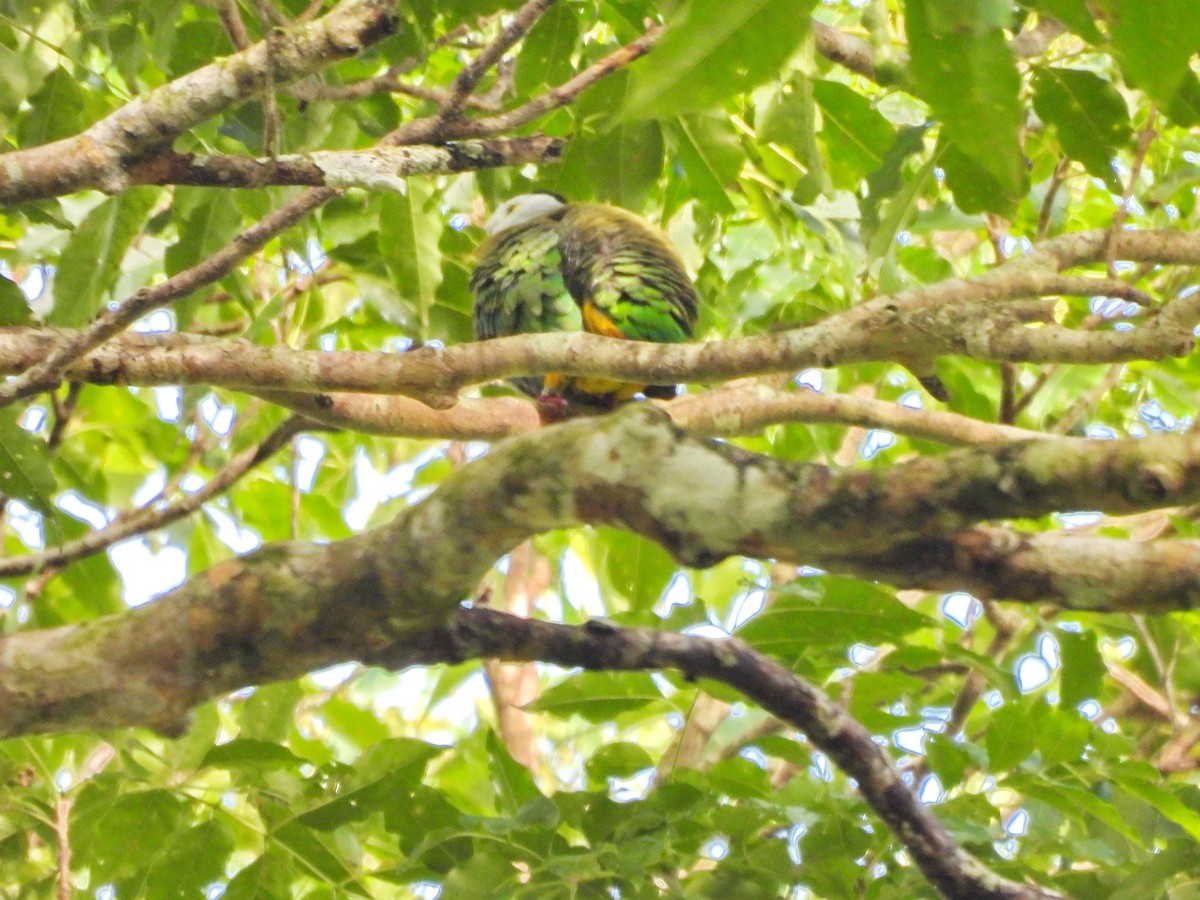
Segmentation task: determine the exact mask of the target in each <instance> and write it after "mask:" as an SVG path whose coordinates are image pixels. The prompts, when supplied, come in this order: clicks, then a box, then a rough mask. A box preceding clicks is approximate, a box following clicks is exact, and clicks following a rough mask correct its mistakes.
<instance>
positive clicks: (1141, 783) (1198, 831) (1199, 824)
mask: <svg viewBox="0 0 1200 900" xmlns="http://www.w3.org/2000/svg"><path fill="white" fill-rule="evenodd" d="M1114 780H1115V781H1116V783H1117V784H1118V785H1120V787H1121V789H1122V790H1123V791H1126V792H1127V793H1130V794H1132V795H1133V796H1135V797H1137V798H1138V799H1139V800H1143V801H1145V802H1146V803H1149V804H1150V805H1151V806H1153V807H1154V809H1155V810H1156V811H1157V812H1158V813H1159V814H1161V815H1162V816H1163V817H1164V818H1166V819H1169V820H1170V821H1172V822H1174V823H1175V824H1176V825H1178V826H1179V827H1180V828H1182V829H1183V830H1184V831H1186V832H1187V833H1188V835H1190V836H1191V838H1192V840H1194V841H1200V813H1197V812H1196V811H1195V810H1194V809H1192V808H1191V807H1189V806H1187V805H1185V804H1184V803H1183V801H1182V800H1180V799H1179V798H1178V797H1176V796H1175V795H1174V794H1172V793H1171V792H1170V791H1166V790H1163V789H1162V788H1160V787H1159V786H1158V785H1156V784H1151V783H1150V782H1148V781H1145V780H1143V779H1140V778H1128V777H1123V776H1117V777H1116V778H1115V779H1114Z"/></svg>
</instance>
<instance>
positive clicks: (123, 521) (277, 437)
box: [0, 416, 312, 577]
mask: <svg viewBox="0 0 1200 900" xmlns="http://www.w3.org/2000/svg"><path fill="white" fill-rule="evenodd" d="M311 427H312V423H311V422H306V421H305V420H304V419H302V418H300V417H298V416H293V417H292V418H290V419H288V420H287V421H286V422H284V423H283V424H282V425H280V426H279V427H278V428H276V429H275V430H274V431H273V432H271V434H269V435H268V436H267V437H266V438H265V439H263V441H262V442H261V443H260V444H258V445H256V446H254V447H249V448H247V449H246V450H243V451H242V452H241V453H239V454H238V455H237V456H235V457H234V458H233V459H231V460H230V461H229V462H228V463H227V464H226V465H225V467H224V468H222V469H221V470H220V471H219V472H217V473H216V474H215V475H213V477H212V478H210V479H209V480H208V482H207V483H206V484H205V485H204V487H202V488H200V489H199V490H198V491H196V492H194V493H190V494H183V495H182V496H180V497H179V498H178V499H177V500H175V501H172V502H167V503H165V504H164V505H161V506H159V505H157V502H156V501H157V500H158V499H159V498H156V500H154V501H151V502H150V503H147V504H146V505H145V506H143V507H141V508H140V509H137V510H132V511H129V512H127V513H126V514H124V515H121V516H118V517H117V518H116V519H114V520H113V521H112V522H110V523H109V524H108V525H106V526H104V527H103V528H100V529H98V530H96V531H93V532H91V533H89V534H86V535H84V536H83V537H81V538H77V539H76V540H73V541H68V542H67V543H65V544H62V545H60V546H58V547H51V548H48V549H46V550H43V551H41V552H39V553H31V554H29V555H28V556H9V557H4V558H2V559H0V577H9V576H14V575H27V574H31V573H36V572H42V571H46V572H52V571H55V570H57V569H60V568H61V567H63V566H65V565H67V564H68V563H71V562H74V561H75V560H77V559H82V558H84V557H85V556H90V555H91V554H93V553H98V552H99V551H101V550H105V549H107V548H109V547H111V546H112V545H113V544H116V543H118V542H119V541H123V540H125V539H127V538H130V537H133V536H134V535H137V534H144V533H146V532H147V531H153V530H154V529H156V528H162V527H163V526H165V525H169V524H170V523H172V522H177V521H179V520H180V519H182V518H184V517H185V516H188V515H190V514H191V513H193V512H195V511H196V510H197V509H199V508H200V507H201V506H202V505H203V504H205V503H207V502H208V501H209V500H211V499H213V498H214V497H217V496H219V495H220V494H222V493H224V492H225V491H227V490H228V489H229V488H230V487H231V486H232V485H233V484H235V483H236V482H237V481H238V479H240V478H242V477H243V476H244V475H245V474H246V473H247V472H249V471H251V470H252V469H253V468H254V467H255V466H257V465H258V464H259V463H261V462H263V461H265V460H267V459H269V458H270V457H271V456H273V455H274V454H275V452H276V451H277V450H279V449H280V448H281V447H283V446H284V445H286V444H287V443H288V441H289V440H291V438H292V436H293V435H295V434H298V433H299V432H301V431H303V430H305V429H306V428H311ZM180 474H181V473H180ZM171 486H172V485H170V484H169V485H168V486H167V488H165V489H164V492H163V493H161V494H160V498H161V497H163V496H166V492H167V490H168V489H169V488H170V487H171Z"/></svg>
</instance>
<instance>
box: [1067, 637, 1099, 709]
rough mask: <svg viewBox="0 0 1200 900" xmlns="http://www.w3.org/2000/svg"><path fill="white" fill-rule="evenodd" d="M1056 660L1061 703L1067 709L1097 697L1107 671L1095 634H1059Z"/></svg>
mask: <svg viewBox="0 0 1200 900" xmlns="http://www.w3.org/2000/svg"><path fill="white" fill-rule="evenodd" d="M1054 637H1055V639H1056V640H1057V641H1058V647H1059V656H1060V658H1061V660H1062V674H1061V675H1060V676H1059V695H1060V701H1059V702H1060V703H1061V704H1062V705H1063V706H1064V707H1067V708H1071V707H1075V706H1078V705H1079V704H1080V703H1082V702H1083V701H1084V700H1091V699H1094V698H1096V697H1098V696H1100V686H1101V684H1102V683H1103V681H1104V675H1105V672H1106V671H1107V670H1106V669H1105V666H1104V660H1103V659H1102V658H1101V656H1100V651H1099V650H1098V649H1097V647H1096V633H1095V632H1094V631H1081V632H1074V631H1058V632H1055V635H1054Z"/></svg>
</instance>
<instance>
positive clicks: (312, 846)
mask: <svg viewBox="0 0 1200 900" xmlns="http://www.w3.org/2000/svg"><path fill="white" fill-rule="evenodd" d="M270 839H271V841H273V842H274V843H277V844H279V846H280V847H283V848H284V849H285V850H286V851H287V852H288V853H289V854H290V855H292V856H294V857H295V858H296V859H297V860H302V861H303V866H304V868H305V869H306V870H308V871H309V872H310V873H311V874H315V875H318V876H320V877H321V878H324V879H325V880H327V881H330V882H333V883H334V884H338V885H341V887H342V889H343V890H345V891H346V892H347V893H353V894H357V895H358V896H361V897H365V896H367V894H366V893H364V892H363V891H362V890H361V889H356V888H354V887H353V882H352V878H353V876H352V873H351V872H350V870H349V869H348V868H347V867H346V864H345V863H344V862H343V861H342V860H341V859H340V858H339V857H338V856H337V855H336V854H335V853H334V852H333V851H332V850H331V849H330V848H329V847H328V846H327V845H326V843H325V842H324V840H323V839H322V838H321V837H318V835H317V834H316V833H314V832H313V831H311V830H309V829H307V828H305V827H304V826H303V825H300V824H299V823H298V822H288V823H287V824H285V825H283V826H281V827H279V828H277V829H276V830H275V831H273V832H272V833H271V835H270Z"/></svg>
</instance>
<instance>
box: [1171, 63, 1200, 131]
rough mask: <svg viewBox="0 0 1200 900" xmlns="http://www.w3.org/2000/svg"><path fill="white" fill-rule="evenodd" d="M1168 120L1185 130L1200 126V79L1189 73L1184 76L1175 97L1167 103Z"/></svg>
mask: <svg viewBox="0 0 1200 900" xmlns="http://www.w3.org/2000/svg"><path fill="white" fill-rule="evenodd" d="M1165 109H1166V113H1167V116H1168V118H1170V120H1171V121H1172V122H1174V123H1175V124H1176V125H1181V126H1183V127H1184V128H1195V127H1196V126H1197V125H1200V77H1197V76H1196V75H1195V74H1194V73H1192V72H1188V73H1186V74H1185V75H1184V76H1183V81H1182V82H1180V84H1179V90H1177V91H1176V92H1175V94H1174V96H1172V97H1171V100H1170V102H1168V103H1167V105H1166V107H1165Z"/></svg>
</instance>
